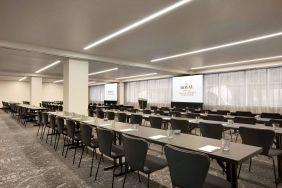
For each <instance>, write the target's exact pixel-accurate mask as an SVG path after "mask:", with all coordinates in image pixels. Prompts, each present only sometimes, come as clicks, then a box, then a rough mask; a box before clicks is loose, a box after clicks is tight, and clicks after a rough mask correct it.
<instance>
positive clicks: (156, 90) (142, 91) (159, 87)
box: [125, 78, 172, 107]
mask: <svg viewBox="0 0 282 188" xmlns="http://www.w3.org/2000/svg"><path fill="white" fill-rule="evenodd" d="M138 98H145V99H147V100H148V106H158V107H161V106H170V103H171V100H172V79H171V78H168V79H157V80H146V81H136V82H127V83H125V104H126V105H132V106H135V107H138Z"/></svg>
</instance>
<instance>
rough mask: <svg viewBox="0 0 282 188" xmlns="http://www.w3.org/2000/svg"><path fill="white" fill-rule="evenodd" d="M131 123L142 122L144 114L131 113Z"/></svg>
mask: <svg viewBox="0 0 282 188" xmlns="http://www.w3.org/2000/svg"><path fill="white" fill-rule="evenodd" d="M130 118H131V124H139V125H141V124H142V119H143V116H142V115H141V114H131V117H130Z"/></svg>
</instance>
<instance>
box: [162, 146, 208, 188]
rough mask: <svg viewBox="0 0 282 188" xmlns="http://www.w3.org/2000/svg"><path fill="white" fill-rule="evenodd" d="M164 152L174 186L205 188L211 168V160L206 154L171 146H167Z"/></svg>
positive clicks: (180, 187)
mask: <svg viewBox="0 0 282 188" xmlns="http://www.w3.org/2000/svg"><path fill="white" fill-rule="evenodd" d="M164 151H165V156H166V159H167V163H168V168H169V172H170V177H171V182H172V185H173V186H176V187H179V188H186V187H192V188H202V187H203V185H204V182H205V179H206V177H207V174H208V170H209V166H210V160H209V157H208V156H207V155H206V154H203V153H199V152H193V151H189V150H183V149H179V148H176V147H174V146H170V145H166V146H165V147H164Z"/></svg>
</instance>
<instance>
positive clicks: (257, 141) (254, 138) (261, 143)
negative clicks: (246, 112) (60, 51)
mask: <svg viewBox="0 0 282 188" xmlns="http://www.w3.org/2000/svg"><path fill="white" fill-rule="evenodd" d="M239 133H240V136H241V138H242V143H243V144H247V145H252V146H257V147H262V150H263V151H262V153H261V154H262V155H267V154H268V151H269V149H270V147H271V145H272V143H273V139H274V136H275V132H274V131H273V130H269V129H255V128H248V127H239Z"/></svg>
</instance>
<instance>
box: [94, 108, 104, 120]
mask: <svg viewBox="0 0 282 188" xmlns="http://www.w3.org/2000/svg"><path fill="white" fill-rule="evenodd" d="M96 115H97V117H98V118H100V119H104V112H103V111H102V110H96Z"/></svg>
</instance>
